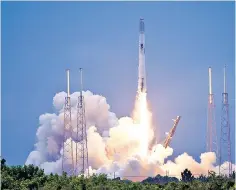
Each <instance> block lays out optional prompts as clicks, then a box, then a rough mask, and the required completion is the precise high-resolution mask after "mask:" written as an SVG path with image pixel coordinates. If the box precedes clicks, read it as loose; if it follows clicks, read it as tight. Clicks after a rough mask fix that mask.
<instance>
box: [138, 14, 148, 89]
mask: <svg viewBox="0 0 236 190" xmlns="http://www.w3.org/2000/svg"><path fill="white" fill-rule="evenodd" d="M138 91H139V92H146V91H147V87H146V71H145V35H144V19H142V18H141V19H140V21H139V65H138Z"/></svg>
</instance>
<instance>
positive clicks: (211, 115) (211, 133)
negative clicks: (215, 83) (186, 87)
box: [206, 67, 218, 158]
mask: <svg viewBox="0 0 236 190" xmlns="http://www.w3.org/2000/svg"><path fill="white" fill-rule="evenodd" d="M208 73H209V95H208V113H207V116H208V117H207V140H206V141H207V143H206V151H207V152H215V154H216V158H218V147H217V134H216V122H215V104H214V94H213V91H212V71H211V67H209V69H208Z"/></svg>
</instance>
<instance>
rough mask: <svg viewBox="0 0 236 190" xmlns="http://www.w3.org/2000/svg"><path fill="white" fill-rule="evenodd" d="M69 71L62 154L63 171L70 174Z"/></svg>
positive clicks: (71, 151) (71, 157)
mask: <svg viewBox="0 0 236 190" xmlns="http://www.w3.org/2000/svg"><path fill="white" fill-rule="evenodd" d="M66 73H67V96H66V97H65V106H64V139H63V155H62V171H63V172H66V173H67V174H68V175H74V159H73V141H72V138H71V137H72V124H71V102H70V75H69V70H67V71H66Z"/></svg>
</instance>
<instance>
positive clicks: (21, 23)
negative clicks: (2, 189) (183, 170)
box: [2, 2, 235, 164]
mask: <svg viewBox="0 0 236 190" xmlns="http://www.w3.org/2000/svg"><path fill="white" fill-rule="evenodd" d="M140 17H143V18H144V19H145V29H146V33H145V34H146V72H147V88H148V99H149V103H150V107H151V109H152V111H153V116H154V121H155V122H156V125H157V127H158V129H157V131H158V134H159V136H160V138H164V133H165V132H166V131H169V129H170V128H171V126H172V120H171V119H172V118H174V117H176V116H177V115H181V116H182V119H181V121H180V123H179V127H178V129H177V131H176V135H175V137H174V139H173V141H172V147H173V148H174V156H177V155H179V154H181V153H183V152H187V153H189V154H190V155H192V156H193V157H194V158H195V159H196V160H199V156H200V154H201V153H202V152H204V151H205V136H206V122H207V95H208V66H211V67H212V70H213V91H214V93H215V103H216V118H217V120H216V121H217V130H218V133H219V131H220V130H219V127H220V110H221V93H222V91H223V67H224V64H227V65H228V69H227V72H228V76H227V79H228V92H229V103H230V114H231V116H230V122H231V127H232V129H231V132H232V135H231V137H232V138H231V139H232V150H233V152H232V155H235V154H234V149H235V147H234V144H235V143H234V134H235V130H234V126H235V119H234V115H235V113H234V110H235V107H234V104H235V98H234V97H235V94H234V91H235V83H234V75H235V67H234V52H235V49H234V32H235V31H234V3H233V2H3V3H2V156H3V157H4V158H6V159H7V162H8V163H9V164H24V162H25V160H26V158H27V156H28V154H29V152H30V151H31V150H33V147H34V143H35V142H36V137H35V134H36V130H37V127H38V125H39V121H38V118H39V116H40V115H41V114H43V113H46V112H54V110H53V106H52V98H53V96H54V95H55V94H56V93H57V92H60V91H63V90H65V85H66V81H65V69H67V68H70V69H71V89H72V92H73V91H76V90H77V89H78V88H79V87H78V85H79V82H78V73H79V68H80V67H83V68H84V87H85V88H86V89H88V90H91V91H92V92H94V93H98V94H101V95H104V96H105V97H106V98H107V101H108V103H109V104H110V105H111V110H112V111H113V112H115V113H116V114H117V115H118V116H119V117H120V116H126V115H130V113H131V111H132V108H133V105H134V99H135V93H136V88H137V66H138V28H139V26H138V23H139V18H140ZM174 156H173V157H174Z"/></svg>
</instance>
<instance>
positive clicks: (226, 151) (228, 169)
mask: <svg viewBox="0 0 236 190" xmlns="http://www.w3.org/2000/svg"><path fill="white" fill-rule="evenodd" d="M224 161H227V162H226V164H223V162H224ZM221 173H224V174H225V173H226V174H227V175H228V176H229V175H231V174H232V163H231V141H230V120H229V101H228V93H227V91H226V66H225V67H224V92H223V93H222V108H221V131H220V155H219V174H221Z"/></svg>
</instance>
